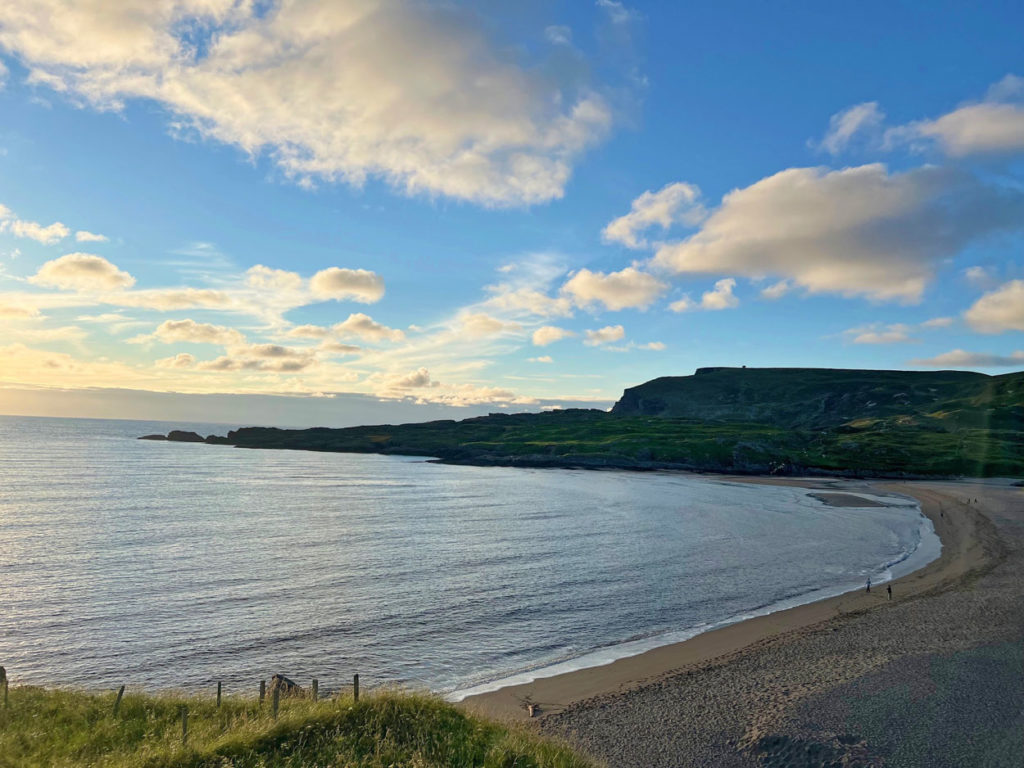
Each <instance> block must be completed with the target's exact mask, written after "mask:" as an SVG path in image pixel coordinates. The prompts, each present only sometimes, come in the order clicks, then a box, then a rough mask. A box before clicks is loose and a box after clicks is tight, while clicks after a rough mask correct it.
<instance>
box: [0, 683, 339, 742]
mask: <svg viewBox="0 0 1024 768" xmlns="http://www.w3.org/2000/svg"><path fill="white" fill-rule="evenodd" d="M285 679H287V678H285ZM346 688H351V689H352V702H353V703H358V702H359V675H358V674H355V675H353V676H352V682H351V683H340V684H339V686H338V699H339V700H340V699H341V695H342V692H343V691H344V690H345V689H346ZM299 690H301V691H302V694H300V696H299V698H305V697H306V695H307V694H306V690H305V689H303V688H301V686H300V687H299ZM0 691H2V692H3V709H10V707H11V702H10V695H9V692H10V678H9V677H8V675H7V669H6V667H3V666H0ZM223 691H224V682H223V681H222V680H218V681H217V705H216V706H217V709H220V706H221V698H222V694H223ZM124 692H125V686H124V685H122V686H120V687H119V688H118V689H117V695H116V697H115V698H114V707H113V711H112V715H113V717H115V718H116V717H117V716H118V713H119V712H120V710H121V700H122V699H123V698H124ZM266 696H267V681H266V680H260V693H259V706H260V707H262V706H263V701H264V699H266ZM309 697H310V698H311V699H312V700H313V701H320V679H319V678H317V677H314V678H313V682H312V685H311V686H310V688H309ZM280 703H281V686H280V685H277V686H275V687H274V689H273V691H272V692H271V714H272V716H273V718H274V719H275V720H276V719H277V715H278V709H279V707H280ZM187 741H188V706H187V705H182V708H181V742H182V744H184V743H186V742H187Z"/></svg>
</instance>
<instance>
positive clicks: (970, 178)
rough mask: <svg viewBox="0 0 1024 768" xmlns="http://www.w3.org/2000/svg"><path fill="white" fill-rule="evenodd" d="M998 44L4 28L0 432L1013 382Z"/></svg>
mask: <svg viewBox="0 0 1024 768" xmlns="http://www.w3.org/2000/svg"><path fill="white" fill-rule="evenodd" d="M1021 29H1024V7H1021V6H1020V5H1019V4H1014V3H1003V2H992V3H985V2H978V3H971V4H965V3H947V2H927V3H924V2H922V3H910V2H891V1H890V2H864V3H857V4H823V3H809V2H776V3H749V2H744V3H736V2H694V3H678V2H626V1H625V0H623V1H622V2H616V1H614V0H596V2H591V1H590V0H576V1H575V2H557V1H556V2H552V1H550V0H549V1H541V0H522V1H521V2H517V3H503V2H498V1H497V0H478V1H477V2H472V3H470V2H451V1H448V2H428V1H423V2H396V1H392V0H347V1H345V2H341V1H340V0H279V1H276V2H274V1H271V0H120V1H119V2H105V1H104V0H6V2H4V3H3V4H0V413H13V414H33V415H60V416H84V417H88V416H103V417H117V416H120V417H124V418H150V419H158V418H162V417H164V416H166V417H167V418H186V415H187V418H188V419H189V420H192V421H237V422H238V423H244V422H246V421H250V422H253V423H280V424H289V425H308V424H314V423H316V424H328V425H344V424H356V423H366V422H370V421H373V422H379V421H409V420H418V419H427V418H461V417H463V416H470V415H475V414H477V413H486V412H493V411H496V410H509V411H520V410H539V409H542V408H552V407H573V406H580V407H600V408H606V407H608V406H609V405H610V404H611V403H612V402H614V400H616V399H617V398H618V397H619V396H620V394H621V392H622V390H623V388H625V387H628V386H632V385H636V384H639V383H642V382H644V381H647V380H649V379H652V378H656V377H658V376H667V375H687V374H690V373H692V372H693V371H694V369H696V368H698V367H702V366H720V365H736V366H738V365H747V366H785V367H792V366H798V367H802V366H806V367H837V368H890V369H905V370H934V369H951V368H953V369H964V370H974V371H979V372H984V373H989V374H997V373H1005V372H1008V371H1014V370H1020V369H1024V337H1022V333H1024V268H1022V246H1024V49H1022V47H1021V42H1020V30H1021Z"/></svg>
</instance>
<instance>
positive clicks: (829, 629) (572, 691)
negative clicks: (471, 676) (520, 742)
mask: <svg viewBox="0 0 1024 768" xmlns="http://www.w3.org/2000/svg"><path fill="white" fill-rule="evenodd" d="M733 479H734V478H733ZM749 481H751V482H775V483H785V484H790V485H797V486H802V487H807V488H810V489H814V490H815V491H816V494H815V495H816V496H817V497H818V498H820V499H821V500H823V501H825V502H826V503H830V504H842V505H852V506H870V504H867V503H865V500H863V499H858V498H855V497H853V498H851V496H850V494H858V493H869V494H878V495H884V494H887V493H898V494H903V495H908V496H913V497H914V498H916V499H918V501H919V502H920V503H921V508H922V511H923V512H924V513H925V514H926V515H927V516H928V517H929V518H930V519H931V521H932V523H933V524H934V526H935V530H936V532H937V533H938V535H939V536H940V538H941V540H942V543H943V551H942V556H941V557H940V558H939V559H938V560H936V561H934V562H932V563H931V564H929V565H928V566H926V567H925V568H923V569H920V570H918V571H916V572H914V573H912V574H909V575H907V576H905V577H903V578H900V579H897V580H895V581H893V582H891V584H892V589H893V600H892V601H889V600H888V599H887V594H886V590H885V588H884V586H882V587H880V588H876V589H874V590H872V591H871V593H865V592H864V591H857V592H852V593H847V594H844V595H840V596H838V597H833V598H829V599H826V600H822V601H820V602H816V603H811V604H808V605H803V606H798V607H796V608H792V609H789V610H785V611H780V612H777V613H773V614H770V615H767V616H762V617H758V618H754V619H751V620H748V621H744V622H741V623H738V624H733V625H730V626H726V627H723V628H720V629H717V630H714V631H711V632H707V633H705V634H702V635H698V636H697V637H695V638H692V639H691V640H687V641H686V642H683V643H677V644H675V645H669V646H665V647H661V648H656V649H654V650H651V651H648V652H647V653H644V654H641V655H638V656H633V657H629V658H625V659H620V660H618V661H616V662H613V663H612V664H608V665H606V666H602V667H594V668H590V669H584V670H579V671H575V672H570V673H566V674H562V675H557V676H554V677H549V678H544V679H538V680H536V681H533V682H531V683H528V684H524V685H518V686H510V687H507V688H503V689H501V690H498V691H495V692H492V693H486V694H482V695H479V696H474V697H471V698H468V699H466V701H465V702H464V706H466V707H467V708H469V709H471V710H473V711H477V712H481V713H484V714H486V715H489V716H492V717H497V718H500V719H516V720H523V721H527V720H528V719H529V716H528V714H527V710H526V706H525V705H526V704H527V703H533V704H535V705H537V707H538V710H539V716H538V717H536V718H534V719H533V720H532V723H531V725H533V726H534V727H537V728H538V729H540V730H541V731H543V732H545V733H548V734H550V735H554V736H560V737H562V738H565V739H567V740H569V741H570V742H572V743H574V744H576V745H577V746H580V747H582V748H583V749H585V750H586V751H587V752H589V753H590V754H592V755H594V756H595V757H597V758H598V759H601V760H604V761H605V762H606V763H607V764H608V765H610V766H685V765H695V766H696V765H699V766H750V765H772V766H775V765H777V766H804V765H807V766H818V765H822V766H826V765H843V766H845V765H863V766H869V765H882V764H886V765H921V766H942V765H949V766H965V765H978V766H990V765H991V766H1001V765H1007V766H1011V765H1012V766H1018V765H1020V764H1022V761H1024V674H1022V673H1024V668H1022V667H1024V643H1022V640H1024V608H1022V605H1024V601H1022V598H1024V577H1022V574H1024V568H1022V563H1021V559H1022V557H1024V554H1022V552H1024V546H1022V544H1024V489H1022V488H1017V487H1013V486H1011V485H1009V484H1007V483H996V482H991V483H990V482H984V483H981V482H979V483H959V482H906V483H903V482H886V481H879V482H866V481H848V480H822V479H801V478H794V479H778V480H776V479H750V480H749ZM979 707H980V709H979ZM982 714H983V715H984V717H981V715H982ZM979 718H981V719H980V720H979Z"/></svg>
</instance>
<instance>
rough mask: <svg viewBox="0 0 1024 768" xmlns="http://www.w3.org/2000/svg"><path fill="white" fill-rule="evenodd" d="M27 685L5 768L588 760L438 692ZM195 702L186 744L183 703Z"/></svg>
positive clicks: (527, 764) (16, 699)
mask: <svg viewBox="0 0 1024 768" xmlns="http://www.w3.org/2000/svg"><path fill="white" fill-rule="evenodd" d="M113 705H114V695H113V694H88V693H81V692H76V691H59V690H49V689H42V688H32V687H22V688H12V689H11V691H10V708H9V709H7V710H3V709H0V768H70V767H71V766H75V768H79V767H81V766H90V767H92V766H96V767H97V768H127V767H128V766H132V768H137V767H139V766H143V767H146V768H186V767H187V768H277V767H280V768H285V767H287V768H314V767H315V768H328V767H329V768H355V767H356V766H359V767H360V768H363V767H365V768H389V767H391V766H395V768H398V767H399V766H402V767H404V766H408V767H409V768H435V766H437V767H439V766H481V767H484V768H492V767H493V768H591V767H592V766H594V763H592V762H591V761H589V760H588V759H585V758H583V757H581V756H579V755H577V754H575V753H574V752H572V751H571V750H570V749H569V748H568V747H565V746H562V745H559V744H555V743H551V742H547V741H543V740H541V739H539V738H537V737H536V736H533V735H532V734H528V733H526V732H524V731H520V730H517V729H514V728H509V727H506V726H503V725H499V724H497V723H492V722H488V721H485V720H481V719H479V718H476V717H472V716H470V715H467V714H466V713H464V712H462V711H461V710H459V709H456V708H455V707H453V706H451V705H450V704H447V703H445V702H443V701H441V700H440V699H438V698H435V697H431V696H425V695H418V694H405V693H396V692H386V693H375V694H372V695H369V696H367V697H365V698H363V699H361V700H360V701H359V702H358V703H353V702H352V699H351V698H347V699H346V698H343V699H341V700H340V701H339V700H337V699H335V700H332V701H320V702H316V703H314V702H312V701H308V700H287V699H286V700H282V701H281V709H280V712H279V715H278V719H277V720H276V721H275V720H274V719H273V718H272V717H271V716H270V711H269V703H268V704H265V705H264V706H263V708H262V709H261V708H260V706H259V704H258V702H256V701H251V700H247V699H239V698H226V699H225V700H224V702H223V703H222V705H221V707H220V709H217V707H216V706H215V704H214V702H213V701H210V700H206V699H196V698H188V697H185V696H172V695H162V696H146V695H131V694H127V695H125V697H124V700H123V701H122V702H121V708H120V712H119V713H118V715H117V717H116V718H115V717H114V715H113ZM183 706H187V708H188V729H189V733H188V743H187V745H182V738H181V730H182V729H181V709H182V707H183Z"/></svg>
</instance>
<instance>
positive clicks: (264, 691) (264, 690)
mask: <svg viewBox="0 0 1024 768" xmlns="http://www.w3.org/2000/svg"><path fill="white" fill-rule="evenodd" d="M265 698H267V681H266V680H260V706H261V707H262V706H263V700H264V699H265Z"/></svg>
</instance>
